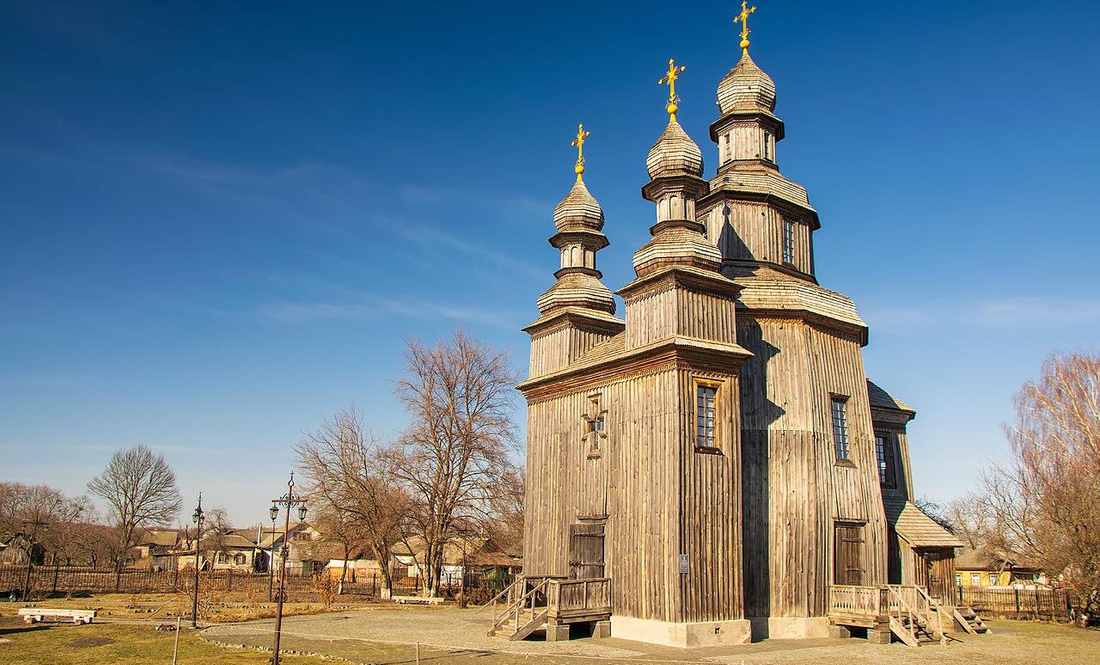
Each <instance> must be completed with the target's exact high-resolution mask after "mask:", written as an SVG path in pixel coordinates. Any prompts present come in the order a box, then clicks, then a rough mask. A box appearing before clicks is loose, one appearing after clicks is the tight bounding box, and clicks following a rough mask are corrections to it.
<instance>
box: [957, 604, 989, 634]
mask: <svg viewBox="0 0 1100 665" xmlns="http://www.w3.org/2000/svg"><path fill="white" fill-rule="evenodd" d="M953 616H954V619H955V621H957V622H958V623H959V625H960V626H962V627H963V630H965V631H966V632H968V633H970V634H971V635H982V634H986V635H991V634H992V633H993V631H991V630H990V629H989V626H987V625H985V622H984V621H982V618H981V617H980V616H978V613H977V612H975V611H974V610H973V609H971V608H969V607H956V608H955V611H954V614H953Z"/></svg>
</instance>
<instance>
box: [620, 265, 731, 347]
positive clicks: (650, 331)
mask: <svg viewBox="0 0 1100 665" xmlns="http://www.w3.org/2000/svg"><path fill="white" fill-rule="evenodd" d="M667 281H668V283H667V284H665V285H663V288H655V289H653V290H651V291H649V292H648V293H645V294H643V295H640V296H638V297H636V298H631V299H629V300H628V301H627V304H626V321H627V323H626V348H628V349H633V348H637V347H639V346H644V345H646V344H649V343H651V342H655V341H657V340H661V339H666V338H668V337H674V336H682V337H694V338H696V339H705V340H708V341H714V342H723V343H726V344H736V343H737V327H736V325H735V324H734V311H735V309H734V307H735V306H734V295H733V293H732V291H731V292H730V293H726V294H715V293H707V292H699V291H689V290H687V289H678V288H674V284H673V283H672V281H671V279H669V280H667Z"/></svg>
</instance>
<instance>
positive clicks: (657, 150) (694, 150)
mask: <svg viewBox="0 0 1100 665" xmlns="http://www.w3.org/2000/svg"><path fill="white" fill-rule="evenodd" d="M645 167H646V170H647V171H649V177H650V178H657V177H660V176H666V175H693V176H696V177H701V176H702V175H703V153H702V152H701V151H700V150H699V146H697V145H695V141H692V140H691V137H690V136H688V135H687V132H685V131H684V128H683V127H681V126H680V123H678V122H676V121H675V119H674V120H673V121H672V122H670V123H668V126H667V127H665V131H664V133H663V134H661V138H659V139H657V142H656V143H654V144H653V147H652V148H650V150H649V156H648V157H646V160H645Z"/></svg>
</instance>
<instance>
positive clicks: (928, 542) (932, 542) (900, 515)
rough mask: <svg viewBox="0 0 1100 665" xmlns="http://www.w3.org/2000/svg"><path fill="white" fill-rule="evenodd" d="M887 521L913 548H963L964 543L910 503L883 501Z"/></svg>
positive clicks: (896, 500) (892, 500)
mask: <svg viewBox="0 0 1100 665" xmlns="http://www.w3.org/2000/svg"><path fill="white" fill-rule="evenodd" d="M882 505H883V507H884V508H885V509H886V521H887V522H889V523H890V526H892V527H894V531H896V532H897V534H898V535H899V536H901V537H902V538H904V539H905V542H907V543H909V544H910V545H912V546H913V547H962V546H963V542H962V541H961V540H959V539H958V538H956V537H955V536H953V535H951V532H949V531H948V530H947V529H945V528H943V527H942V526H940V525H939V524H936V522H935V521H934V520H933V519H932V518H931V517H929V516H928V515H926V514H925V513H924V511H923V510H921V509H920V508H917V507H916V506H915V505H914V504H912V503H911V502H909V501H901V500H898V499H883V501H882Z"/></svg>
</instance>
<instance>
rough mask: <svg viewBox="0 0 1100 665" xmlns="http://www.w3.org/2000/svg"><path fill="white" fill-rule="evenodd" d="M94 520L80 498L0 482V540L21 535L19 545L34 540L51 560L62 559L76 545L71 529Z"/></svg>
mask: <svg viewBox="0 0 1100 665" xmlns="http://www.w3.org/2000/svg"><path fill="white" fill-rule="evenodd" d="M93 517H94V514H93V512H92V508H91V505H90V504H89V502H88V498H87V497H85V496H83V495H81V496H75V497H70V496H66V495H65V493H64V492H62V491H61V490H58V489H55V488H53V487H50V486H48V485H24V484H23V483H0V540H10V539H11V538H12V537H13V536H14V535H15V534H17V533H18V534H21V536H22V537H21V540H20V542H23V543H26V544H27V546H29V545H30V543H31V542H32V541H33V542H34V544H35V545H36V546H37V547H38V548H40V550H39V551H40V552H43V553H45V556H49V557H50V558H51V559H55V560H56V558H58V557H60V558H62V559H64V558H65V557H66V555H67V554H68V553H70V552H71V551H72V550H73V549H74V547H76V546H78V541H77V540H76V538H75V535H74V533H73V526H74V525H75V524H77V523H78V522H79V520H81V519H91V518H93ZM25 525H27V526H26V527H25Z"/></svg>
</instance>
